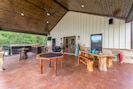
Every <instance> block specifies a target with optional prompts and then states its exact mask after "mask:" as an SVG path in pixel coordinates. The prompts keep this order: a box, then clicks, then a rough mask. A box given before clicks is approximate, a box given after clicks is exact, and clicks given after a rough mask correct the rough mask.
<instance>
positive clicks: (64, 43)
mask: <svg viewBox="0 0 133 89" xmlns="http://www.w3.org/2000/svg"><path fill="white" fill-rule="evenodd" d="M72 37H73V38H74V39H75V46H76V36H66V37H63V50H64V52H65V45H66V42H65V39H66V38H72ZM66 53H70V54H71V52H66ZM72 54H73V53H72Z"/></svg>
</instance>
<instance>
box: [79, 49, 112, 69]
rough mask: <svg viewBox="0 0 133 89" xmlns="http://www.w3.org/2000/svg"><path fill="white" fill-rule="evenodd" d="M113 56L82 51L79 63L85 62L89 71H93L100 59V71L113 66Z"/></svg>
mask: <svg viewBox="0 0 133 89" xmlns="http://www.w3.org/2000/svg"><path fill="white" fill-rule="evenodd" d="M112 59H113V56H111V55H103V54H100V55H97V54H91V53H85V52H81V55H79V56H78V64H81V63H83V64H85V65H87V69H88V71H93V64H94V63H97V62H96V61H98V64H96V65H98V68H99V70H100V71H107V68H110V67H112V65H113V63H112Z"/></svg>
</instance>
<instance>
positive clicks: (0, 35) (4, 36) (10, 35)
mask: <svg viewBox="0 0 133 89" xmlns="http://www.w3.org/2000/svg"><path fill="white" fill-rule="evenodd" d="M46 41H47V39H46V36H42V35H34V34H26V33H16V32H7V31H0V47H2V46H6V45H10V44H39V45H43V46H44V45H46Z"/></svg>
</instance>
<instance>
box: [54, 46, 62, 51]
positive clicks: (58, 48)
mask: <svg viewBox="0 0 133 89" xmlns="http://www.w3.org/2000/svg"><path fill="white" fill-rule="evenodd" d="M52 50H53V52H61V47H60V46H55V47H53V49H52Z"/></svg>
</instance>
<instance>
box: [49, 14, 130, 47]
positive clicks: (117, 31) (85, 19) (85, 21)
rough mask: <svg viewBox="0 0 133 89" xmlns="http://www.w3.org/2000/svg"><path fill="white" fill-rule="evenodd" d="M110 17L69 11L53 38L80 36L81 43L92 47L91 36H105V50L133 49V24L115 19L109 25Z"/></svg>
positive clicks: (54, 32)
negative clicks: (132, 36) (132, 29)
mask: <svg viewBox="0 0 133 89" xmlns="http://www.w3.org/2000/svg"><path fill="white" fill-rule="evenodd" d="M108 20H109V18H108V17H101V16H96V15H89V14H83V13H78V12H72V11H69V12H68V13H67V14H66V15H65V16H64V17H63V18H62V20H61V21H60V22H59V23H58V24H57V26H56V27H55V28H54V29H53V30H52V31H51V36H52V37H53V38H56V39H57V45H60V43H61V42H60V40H59V39H60V38H63V37H66V36H76V37H77V36H80V41H79V43H81V44H84V45H85V46H86V47H90V35H91V34H98V33H102V34H103V47H104V48H120V49H130V48H131V41H130V40H131V38H130V37H131V34H130V33H131V23H125V21H123V20H119V19H114V23H113V24H111V25H109V24H108Z"/></svg>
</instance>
